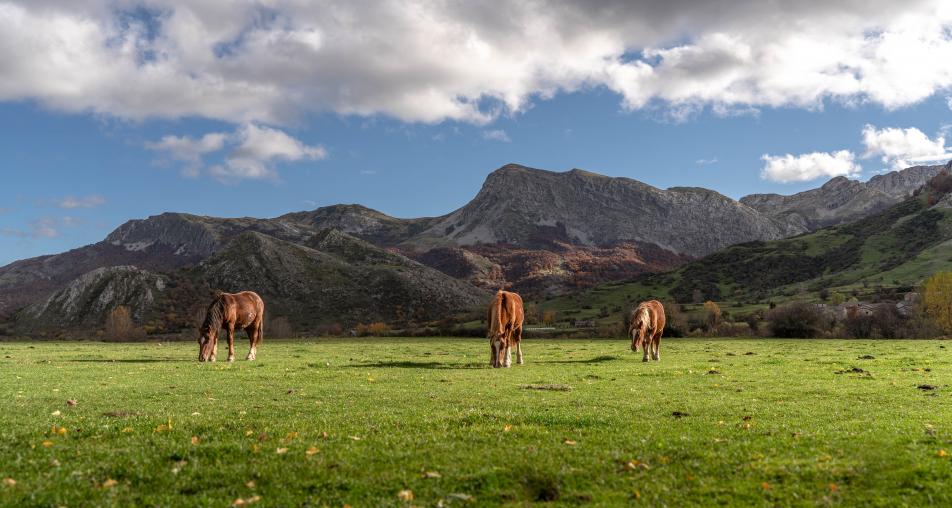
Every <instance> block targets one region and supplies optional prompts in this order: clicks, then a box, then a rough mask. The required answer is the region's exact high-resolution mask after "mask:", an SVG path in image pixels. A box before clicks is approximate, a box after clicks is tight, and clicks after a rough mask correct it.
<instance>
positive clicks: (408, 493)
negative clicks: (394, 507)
mask: <svg viewBox="0 0 952 508" xmlns="http://www.w3.org/2000/svg"><path fill="white" fill-rule="evenodd" d="M397 497H398V498H399V499H400V500H401V501H413V491H412V490H410V489H403V490H401V491H400V492H397Z"/></svg>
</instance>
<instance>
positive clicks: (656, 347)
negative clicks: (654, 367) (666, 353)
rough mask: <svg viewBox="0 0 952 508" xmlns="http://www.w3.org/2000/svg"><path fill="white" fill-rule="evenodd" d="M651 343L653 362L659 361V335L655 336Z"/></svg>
mask: <svg viewBox="0 0 952 508" xmlns="http://www.w3.org/2000/svg"><path fill="white" fill-rule="evenodd" d="M651 342H652V343H653V344H654V354H653V355H652V356H653V357H654V359H655V360H658V361H661V334H660V333H658V334H657V335H655V336H654V338H652V340H651Z"/></svg>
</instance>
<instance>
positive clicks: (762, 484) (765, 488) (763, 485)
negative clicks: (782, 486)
mask: <svg viewBox="0 0 952 508" xmlns="http://www.w3.org/2000/svg"><path fill="white" fill-rule="evenodd" d="M760 488H762V489H764V490H770V484H769V483H767V482H764V483H761V484H760Z"/></svg>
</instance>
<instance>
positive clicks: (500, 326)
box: [486, 289, 525, 368]
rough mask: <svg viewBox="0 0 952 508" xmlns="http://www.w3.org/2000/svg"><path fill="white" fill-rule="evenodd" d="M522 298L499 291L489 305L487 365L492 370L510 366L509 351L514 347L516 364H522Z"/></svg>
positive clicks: (510, 357)
mask: <svg viewBox="0 0 952 508" xmlns="http://www.w3.org/2000/svg"><path fill="white" fill-rule="evenodd" d="M524 318H525V316H524V313H523V310H522V298H521V297H520V296H519V295H517V294H516V293H511V292H509V291H503V290H501V289H500V290H499V291H498V292H497V293H496V296H495V297H494V298H493V301H492V302H491V303H490V304H489V313H488V316H487V318H486V319H487V321H488V323H487V324H488V326H487V328H488V329H489V331H488V333H487V335H488V338H489V364H490V365H492V366H493V367H494V368H499V367H509V366H510V365H512V353H511V352H510V349H509V348H511V347H512V346H516V363H519V364H520V365H521V364H522V343H521V341H522V321H523V319H524Z"/></svg>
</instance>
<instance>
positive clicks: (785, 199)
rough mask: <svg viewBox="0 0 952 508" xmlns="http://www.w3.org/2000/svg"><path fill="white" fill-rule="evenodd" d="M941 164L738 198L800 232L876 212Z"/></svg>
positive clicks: (939, 169)
mask: <svg viewBox="0 0 952 508" xmlns="http://www.w3.org/2000/svg"><path fill="white" fill-rule="evenodd" d="M950 169H952V161H950V162H949V163H948V164H945V165H940V166H915V167H911V168H907V169H904V170H902V171H892V172H890V173H886V174H884V175H876V176H874V177H873V178H871V179H870V180H869V181H868V182H865V183H864V182H859V181H857V180H850V179H848V178H846V177H843V176H838V177H836V178H833V179H832V180H830V181H828V182H826V183H825V184H823V186H821V187H820V188H818V189H811V190H808V191H804V192H800V193H797V194H793V195H790V196H783V195H780V194H751V195H750V196H745V197H743V198H741V200H740V202H741V203H744V204H745V205H747V206H749V207H751V208H753V209H755V210H757V211H759V212H760V213H762V214H764V215H766V216H768V217H770V218H772V219H774V220H776V221H778V222H781V223H784V224H786V225H787V226H788V227H789V228H792V229H795V230H799V232H801V233H805V232H808V231H815V230H817V229H820V228H824V227H827V226H835V225H838V224H845V223H848V222H854V221H857V220H860V219H863V218H866V217H869V216H871V215H875V214H877V213H879V212H881V211H883V210H885V209H886V208H889V207H890V206H892V205H895V204H896V203H899V202H900V201H902V200H903V199H905V198H907V197H909V195H911V194H912V193H913V192H915V191H916V190H917V189H919V188H921V187H922V186H923V185H925V184H926V183H927V182H928V181H929V180H930V179H932V178H933V177H935V176H936V175H937V174H939V173H940V172H942V171H943V170H946V171H948V170H950Z"/></svg>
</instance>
